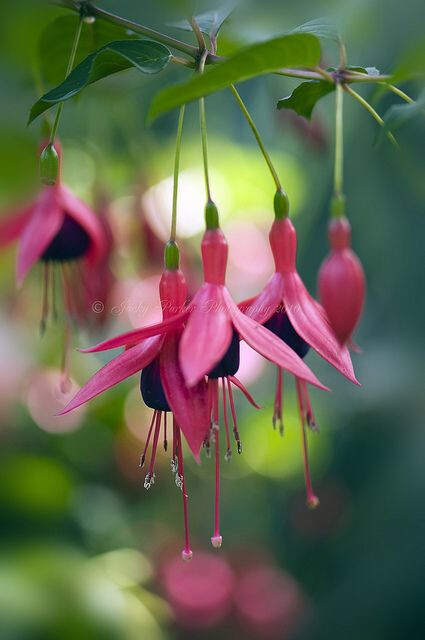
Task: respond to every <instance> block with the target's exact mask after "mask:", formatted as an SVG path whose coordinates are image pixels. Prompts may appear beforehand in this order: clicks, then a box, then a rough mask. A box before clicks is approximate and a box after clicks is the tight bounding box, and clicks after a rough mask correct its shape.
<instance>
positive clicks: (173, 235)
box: [170, 105, 185, 242]
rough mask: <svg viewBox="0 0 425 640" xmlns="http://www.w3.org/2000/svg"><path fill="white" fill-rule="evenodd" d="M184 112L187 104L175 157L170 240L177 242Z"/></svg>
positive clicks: (178, 132) (178, 128) (179, 124)
mask: <svg viewBox="0 0 425 640" xmlns="http://www.w3.org/2000/svg"><path fill="white" fill-rule="evenodd" d="M184 112H185V105H183V106H181V107H180V112H179V121H178V124H177V137H176V155H175V159H174V185H173V211H172V214H171V232H170V242H175V241H176V235H177V195H178V189H179V172H180V152H181V145H182V133H183V122H184Z"/></svg>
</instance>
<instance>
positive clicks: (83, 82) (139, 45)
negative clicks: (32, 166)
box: [28, 40, 171, 124]
mask: <svg viewBox="0 0 425 640" xmlns="http://www.w3.org/2000/svg"><path fill="white" fill-rule="evenodd" d="M170 57H171V53H170V51H169V50H168V49H167V47H165V46H164V45H163V44H159V43H158V42H152V41H150V40H123V41H118V42H110V43H109V44H107V45H105V46H104V47H102V48H101V49H99V50H98V51H95V52H94V53H92V54H90V55H89V56H87V58H85V60H83V61H82V62H80V64H79V65H77V66H76V67H75V68H74V69H73V71H71V73H70V74H69V76H68V77H67V78H66V79H65V80H64V81H63V82H62V83H61V84H60V85H59V86H58V87H55V88H54V89H52V90H51V91H49V92H48V93H46V94H45V95H44V96H42V98H40V100H38V101H37V102H36V103H35V104H34V105H33V107H32V109H31V113H30V117H29V123H30V122H32V121H33V120H34V119H35V118H37V117H38V116H39V115H40V114H42V113H43V112H44V111H46V110H47V109H50V107H52V106H53V105H55V104H58V102H63V101H65V100H69V98H72V97H73V96H75V95H76V94H77V93H79V92H80V91H81V90H82V89H84V88H85V87H87V86H88V85H89V84H92V83H93V82H97V81H98V80H101V79H102V78H106V77H107V76H110V75H112V74H113V73H118V72H119V71H124V70H125V69H129V68H130V67H135V68H136V69H138V70H139V71H142V73H147V74H153V73H159V71H162V69H164V67H165V66H166V65H167V64H168V62H169V60H170ZM29 123H28V124H29Z"/></svg>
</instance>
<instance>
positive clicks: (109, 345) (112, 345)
mask: <svg viewBox="0 0 425 640" xmlns="http://www.w3.org/2000/svg"><path fill="white" fill-rule="evenodd" d="M188 315H189V310H188V309H186V310H185V311H182V312H181V313H178V314H177V315H175V316H170V317H169V318H167V319H166V320H163V321H162V322H158V323H157V324H152V325H150V326H148V327H141V328H140V329H134V331H128V332H127V333H122V334H121V335H119V336H116V337H115V338H110V340H105V341H104V342H100V343H99V344H97V345H95V346H94V347H89V348H88V349H79V351H81V353H97V352H99V351H108V350H110V349H117V348H118V347H133V346H134V345H135V344H137V343H139V342H141V341H142V340H145V339H146V338H151V337H152V336H157V335H162V334H164V333H167V332H168V331H173V330H176V329H179V328H180V327H181V326H182V324H183V323H184V321H185V320H186V318H187V316H188Z"/></svg>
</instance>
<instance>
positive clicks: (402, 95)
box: [387, 84, 415, 104]
mask: <svg viewBox="0 0 425 640" xmlns="http://www.w3.org/2000/svg"><path fill="white" fill-rule="evenodd" d="M387 89H389V90H390V91H392V92H393V93H395V94H396V95H397V96H399V98H402V99H403V100H405V101H406V102H408V103H409V104H413V103H414V102H415V101H414V100H413V98H411V97H410V96H409V95H407V93H404V91H402V90H401V89H399V88H398V87H395V86H394V85H393V84H387Z"/></svg>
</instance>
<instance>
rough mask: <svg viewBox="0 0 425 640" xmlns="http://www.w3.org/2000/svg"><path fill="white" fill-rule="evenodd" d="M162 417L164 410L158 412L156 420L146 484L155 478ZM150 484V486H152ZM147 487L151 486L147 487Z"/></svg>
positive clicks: (151, 482)
mask: <svg viewBox="0 0 425 640" xmlns="http://www.w3.org/2000/svg"><path fill="white" fill-rule="evenodd" d="M161 417H162V411H157V412H156V421H155V431H154V435H153V443H152V453H151V461H150V464H149V471H148V473H147V476H146V480H145V486H146V484H147V483H150V484H153V480H154V478H155V474H154V470H153V468H154V465H155V458H156V450H157V447H158V439H159V433H160V431H161ZM150 484H149V486H150ZM146 488H147V489H148V488H149V487H146Z"/></svg>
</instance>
